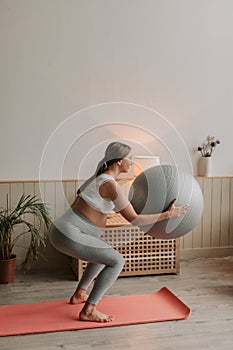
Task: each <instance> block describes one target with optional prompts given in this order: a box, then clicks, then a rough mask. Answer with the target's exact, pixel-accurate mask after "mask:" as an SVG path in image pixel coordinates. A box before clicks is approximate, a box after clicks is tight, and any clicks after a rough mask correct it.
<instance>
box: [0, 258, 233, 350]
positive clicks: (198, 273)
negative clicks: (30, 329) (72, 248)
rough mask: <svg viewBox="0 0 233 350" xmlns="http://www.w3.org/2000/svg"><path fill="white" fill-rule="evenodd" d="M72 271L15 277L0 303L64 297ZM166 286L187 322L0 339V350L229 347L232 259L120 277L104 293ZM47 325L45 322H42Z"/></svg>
mask: <svg viewBox="0 0 233 350" xmlns="http://www.w3.org/2000/svg"><path fill="white" fill-rule="evenodd" d="M75 286H76V282H75V279H74V275H73V274H72V272H71V271H66V272H63V273H54V272H50V273H43V274H42V273H40V274H39V273H34V274H27V275H22V274H19V273H18V274H17V275H16V279H15V282H14V283H13V284H9V285H0V302H1V304H10V303H28V302H34V301H47V300H59V299H67V298H69V296H70V295H71V293H72V292H73V290H74V289H75ZM162 286H166V287H168V288H169V289H171V290H172V291H173V293H175V294H176V295H177V296H178V297H179V298H181V299H182V300H183V301H184V302H185V303H186V304H187V305H188V306H189V307H190V308H191V310H192V314H191V315H190V316H189V318H188V319H186V320H182V321H170V322H161V323H150V324H142V325H132V326H124V327H110V328H105V329H94V330H93V329H92V330H82V331H67V332H55V333H47V334H35V335H24V336H13V337H1V338H0V349H1V350H14V349H22V350H23V349H30V350H39V349H40V350H41V349H45V350H54V349H66V350H76V349H81V350H94V349H95V350H100V349H101V350H114V349H120V350H128V349H133V350H137V349H139V350H141V349H142V350H154V349H156V350H173V349H176V350H177V349H179V350H184V349H185V350H187V349H188V350H197V349H199V350H204V349H216V350H230V349H232V347H233V257H226V258H221V259H220V258H218V259H198V260H193V261H182V262H181V269H180V274H179V275H169V276H168V275H163V276H148V277H147V276H145V277H122V278H119V279H118V280H117V281H116V283H115V284H114V286H113V287H112V288H111V289H110V290H109V292H108V295H127V294H135V293H147V292H148V293H150V292H153V291H156V290H158V289H159V288H161V287H162ZM45 322H46V320H45Z"/></svg>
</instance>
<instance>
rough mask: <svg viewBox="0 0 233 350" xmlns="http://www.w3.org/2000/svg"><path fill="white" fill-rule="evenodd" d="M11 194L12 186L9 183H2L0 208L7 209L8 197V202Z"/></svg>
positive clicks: (0, 187) (0, 184) (0, 185)
mask: <svg viewBox="0 0 233 350" xmlns="http://www.w3.org/2000/svg"><path fill="white" fill-rule="evenodd" d="M9 193H10V184H9V183H0V208H5V207H6V203H7V195H8V200H9V199H10V198H9Z"/></svg>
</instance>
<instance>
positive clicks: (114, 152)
mask: <svg viewBox="0 0 233 350" xmlns="http://www.w3.org/2000/svg"><path fill="white" fill-rule="evenodd" d="M130 150H131V147H130V146H128V145H125V144H123V143H120V142H112V143H110V144H109V145H108V147H107V148H106V151H105V156H104V158H102V159H101V161H100V162H99V163H98V165H97V168H96V171H95V173H94V174H93V175H92V176H91V177H90V178H89V179H87V180H86V181H85V182H84V184H82V186H81V187H80V188H79V189H78V191H77V195H79V194H80V193H81V192H82V191H83V190H84V189H85V188H86V187H87V186H88V185H89V184H90V183H91V182H92V181H93V180H94V179H95V178H96V177H97V176H99V175H101V174H103V173H104V172H105V171H106V170H107V169H108V168H109V167H110V166H111V165H113V164H115V163H117V162H118V161H119V160H122V159H123V158H125V157H126V156H127V155H128V154H129V152H130Z"/></svg>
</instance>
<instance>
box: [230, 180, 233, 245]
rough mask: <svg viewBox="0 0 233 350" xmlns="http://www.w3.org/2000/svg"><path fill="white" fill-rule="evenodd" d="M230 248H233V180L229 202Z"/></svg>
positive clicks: (232, 181)
mask: <svg viewBox="0 0 233 350" xmlns="http://www.w3.org/2000/svg"><path fill="white" fill-rule="evenodd" d="M229 208H230V215H229V246H230V247H232V246H233V178H231V181H230V201H229Z"/></svg>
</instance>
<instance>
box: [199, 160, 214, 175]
mask: <svg viewBox="0 0 233 350" xmlns="http://www.w3.org/2000/svg"><path fill="white" fill-rule="evenodd" d="M199 165H200V167H199V174H200V176H206V177H208V176H211V157H201V158H200V164H199Z"/></svg>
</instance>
